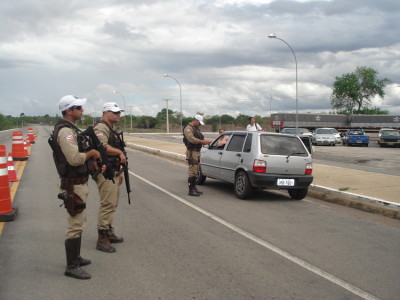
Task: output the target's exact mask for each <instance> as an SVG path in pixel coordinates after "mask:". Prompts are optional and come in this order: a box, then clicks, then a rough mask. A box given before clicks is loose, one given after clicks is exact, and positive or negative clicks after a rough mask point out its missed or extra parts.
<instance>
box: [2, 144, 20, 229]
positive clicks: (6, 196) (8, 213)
mask: <svg viewBox="0 0 400 300" xmlns="http://www.w3.org/2000/svg"><path fill="white" fill-rule="evenodd" d="M17 211H18V210H17V209H14V208H12V207H11V194H10V186H9V183H8V170H7V157H6V146H4V145H0V222H5V221H12V220H14V219H15V218H16V217H17Z"/></svg>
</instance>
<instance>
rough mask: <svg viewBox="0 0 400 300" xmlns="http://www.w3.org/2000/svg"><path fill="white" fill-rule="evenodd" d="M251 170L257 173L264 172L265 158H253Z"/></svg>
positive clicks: (265, 168) (265, 167)
mask: <svg viewBox="0 0 400 300" xmlns="http://www.w3.org/2000/svg"><path fill="white" fill-rule="evenodd" d="M253 171H254V172H257V173H265V172H266V171H267V162H266V161H265V160H258V159H255V160H254V164H253Z"/></svg>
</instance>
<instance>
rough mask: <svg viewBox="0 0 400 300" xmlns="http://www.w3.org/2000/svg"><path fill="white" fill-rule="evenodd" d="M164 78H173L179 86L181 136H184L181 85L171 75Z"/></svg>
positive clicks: (165, 75)
mask: <svg viewBox="0 0 400 300" xmlns="http://www.w3.org/2000/svg"><path fill="white" fill-rule="evenodd" d="M164 77H170V78H172V79H173V80H175V81H176V83H177V84H178V85H179V103H180V110H181V134H183V127H182V88H181V84H180V83H179V81H178V80H177V79H176V78H175V77H172V76H171V75H168V74H164Z"/></svg>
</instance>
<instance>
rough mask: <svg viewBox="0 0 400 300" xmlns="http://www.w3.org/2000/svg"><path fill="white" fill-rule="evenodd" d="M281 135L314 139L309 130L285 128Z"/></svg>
mask: <svg viewBox="0 0 400 300" xmlns="http://www.w3.org/2000/svg"><path fill="white" fill-rule="evenodd" d="M281 133H283V134H291V135H303V136H309V137H312V133H311V132H310V130H308V129H307V128H283V129H282V131H281Z"/></svg>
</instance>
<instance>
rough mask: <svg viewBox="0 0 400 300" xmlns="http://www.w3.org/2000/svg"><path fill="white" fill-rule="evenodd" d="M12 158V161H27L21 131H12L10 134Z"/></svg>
mask: <svg viewBox="0 0 400 300" xmlns="http://www.w3.org/2000/svg"><path fill="white" fill-rule="evenodd" d="M12 156H13V160H27V159H28V157H27V155H26V153H25V150H24V139H23V137H22V132H21V131H14V132H13V133H12Z"/></svg>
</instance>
